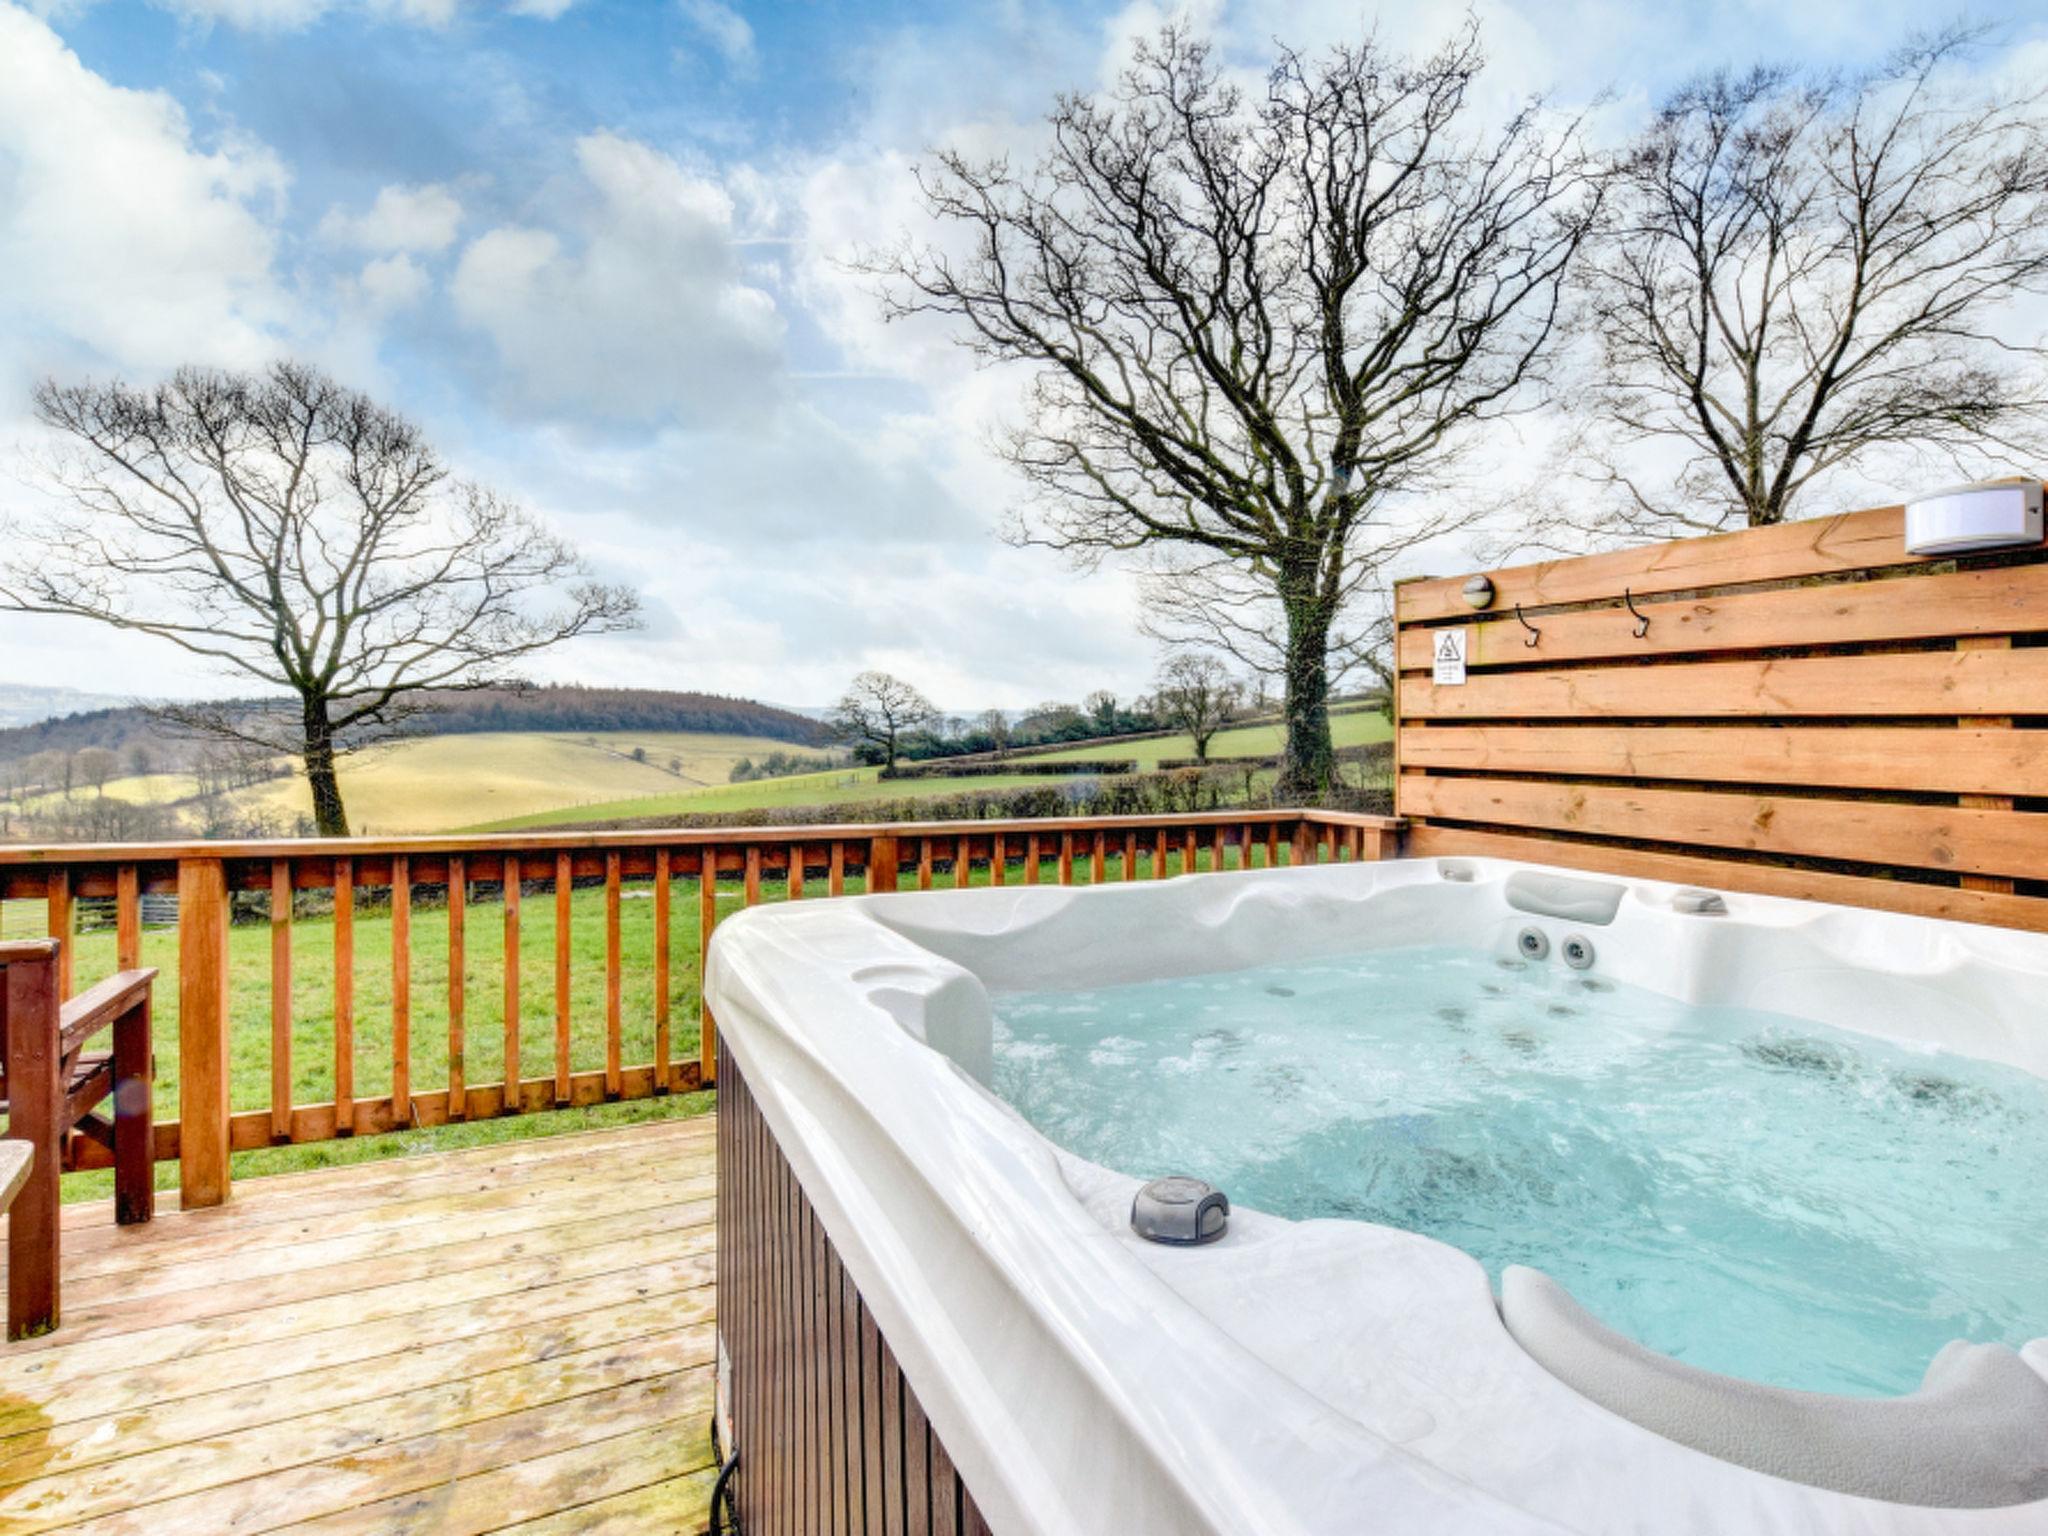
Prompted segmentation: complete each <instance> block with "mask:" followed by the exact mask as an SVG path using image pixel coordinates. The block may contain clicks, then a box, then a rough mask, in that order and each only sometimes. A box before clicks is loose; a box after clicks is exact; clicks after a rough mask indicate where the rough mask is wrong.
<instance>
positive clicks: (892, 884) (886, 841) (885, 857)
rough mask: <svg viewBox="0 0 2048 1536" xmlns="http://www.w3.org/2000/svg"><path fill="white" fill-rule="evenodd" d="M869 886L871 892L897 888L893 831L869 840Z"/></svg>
mask: <svg viewBox="0 0 2048 1536" xmlns="http://www.w3.org/2000/svg"><path fill="white" fill-rule="evenodd" d="M867 888H868V890H869V891H871V892H873V891H893V890H895V889H896V838H895V836H894V834H892V833H886V832H885V833H884V834H882V836H880V837H877V838H872V839H870V840H869V842H868V886H867Z"/></svg>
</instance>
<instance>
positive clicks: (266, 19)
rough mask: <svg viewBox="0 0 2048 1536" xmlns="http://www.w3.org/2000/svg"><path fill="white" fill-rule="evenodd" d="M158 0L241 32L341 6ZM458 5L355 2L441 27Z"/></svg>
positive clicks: (331, 1) (294, 25)
mask: <svg viewBox="0 0 2048 1536" xmlns="http://www.w3.org/2000/svg"><path fill="white" fill-rule="evenodd" d="M537 3H538V5H539V6H541V7H544V6H546V5H548V4H554V5H555V9H554V10H553V11H552V12H549V11H546V10H545V9H536V10H534V11H532V12H530V13H529V14H538V15H547V16H550V17H552V16H559V15H560V14H561V13H562V12H563V11H564V10H567V9H568V6H569V5H570V4H573V3H574V0H537ZM157 4H159V5H160V6H162V7H163V8H164V9H165V10H168V11H170V12H172V13H173V14H175V15H177V16H181V17H183V18H184V19H185V20H187V21H189V22H192V23H194V24H196V25H199V26H212V25H214V24H215V23H219V24H222V25H225V26H230V27H234V28H237V29H239V30H241V31H245V32H296V31H299V30H301V29H302V28H305V27H309V26H311V25H312V24H313V23H314V22H316V21H318V20H320V18H321V17H323V16H325V15H326V14H327V13H328V12H329V11H334V10H339V9H341V8H342V0H157ZM462 7H463V0H358V3H357V5H356V6H355V7H354V8H355V9H358V10H360V11H362V12H363V13H365V14H366V15H368V16H370V17H373V18H375V19H377V20H379V21H395V22H400V23H403V24H405V25H408V26H416V27H434V28H441V27H446V26H448V25H449V24H450V23H451V22H453V21H454V20H455V18H456V16H457V15H458V14H459V13H460V12H461V10H462ZM522 9H524V8H523V7H522Z"/></svg>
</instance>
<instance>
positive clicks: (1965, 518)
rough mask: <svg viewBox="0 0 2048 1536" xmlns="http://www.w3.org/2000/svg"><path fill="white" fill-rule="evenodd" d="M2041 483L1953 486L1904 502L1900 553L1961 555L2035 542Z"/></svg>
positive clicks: (2038, 535)
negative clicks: (1903, 537)
mask: <svg viewBox="0 0 2048 1536" xmlns="http://www.w3.org/2000/svg"><path fill="white" fill-rule="evenodd" d="M2041 534H2042V525H2041V482H2040V481H2038V480H1992V481H1987V482H1985V483H1983V484H1980V485H1959V486H1955V487H1953V488H1952V489H1950V490H1946V491H1936V492H1934V494H1932V495H1930V496H1921V497H1917V498H1915V499H1914V500H1912V501H1909V502H1907V503H1906V553H1907V554H1909V555H1961V554H1967V553H1969V552H1970V551H1972V550H1979V549H2010V548H2013V547H2015V546H2017V545H2022V544H2038V543H2040V542H2041Z"/></svg>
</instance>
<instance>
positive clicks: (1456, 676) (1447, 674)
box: [1434, 629, 1472, 688]
mask: <svg viewBox="0 0 2048 1536" xmlns="http://www.w3.org/2000/svg"><path fill="white" fill-rule="evenodd" d="M1471 649H1472V631H1471V630H1470V629H1440V630H1438V631H1437V632H1436V666H1435V669H1434V670H1435V679H1434V680H1435V682H1436V685H1437V687H1439V688H1455V687H1457V686H1458V685H1459V684H1461V683H1463V682H1464V681H1465V657H1466V656H1467V655H1468V654H1469V653H1470V651H1471Z"/></svg>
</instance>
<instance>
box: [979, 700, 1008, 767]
mask: <svg viewBox="0 0 2048 1536" xmlns="http://www.w3.org/2000/svg"><path fill="white" fill-rule="evenodd" d="M979 723H980V725H981V733H982V734H983V735H984V736H986V737H988V739H989V740H990V741H992V742H994V743H995V749H996V756H997V757H1002V756H1003V755H1005V754H1006V753H1007V752H1008V751H1009V750H1010V717H1009V715H1007V714H1006V713H1004V712H1003V711H1002V710H1000V709H985V710H983V711H982V712H981V720H980V722H979Z"/></svg>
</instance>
